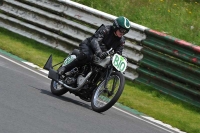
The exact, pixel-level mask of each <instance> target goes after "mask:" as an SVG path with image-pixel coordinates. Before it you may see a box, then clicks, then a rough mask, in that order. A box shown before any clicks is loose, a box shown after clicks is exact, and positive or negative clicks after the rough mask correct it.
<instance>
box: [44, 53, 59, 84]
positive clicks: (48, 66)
mask: <svg viewBox="0 0 200 133" xmlns="http://www.w3.org/2000/svg"><path fill="white" fill-rule="evenodd" d="M43 68H44V69H45V70H48V71H49V75H48V78H50V79H53V80H55V81H58V73H57V72H56V71H55V70H53V67H52V55H50V56H49V58H48V60H47V62H46V64H45V65H44V67H43Z"/></svg>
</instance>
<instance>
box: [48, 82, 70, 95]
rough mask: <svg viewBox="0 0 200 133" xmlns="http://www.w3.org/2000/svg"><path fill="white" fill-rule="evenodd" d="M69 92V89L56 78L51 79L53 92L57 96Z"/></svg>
mask: <svg viewBox="0 0 200 133" xmlns="http://www.w3.org/2000/svg"><path fill="white" fill-rule="evenodd" d="M66 92H67V89H66V88H65V87H64V86H63V85H61V84H59V83H58V82H56V81H55V80H51V93H52V94H54V95H56V96H61V95H63V94H65V93H66Z"/></svg>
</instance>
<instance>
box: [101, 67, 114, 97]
mask: <svg viewBox="0 0 200 133" xmlns="http://www.w3.org/2000/svg"><path fill="white" fill-rule="evenodd" d="M112 71H113V66H112V65H111V64H110V65H109V66H108V69H107V71H106V77H105V83H104V88H105V90H104V91H105V92H107V93H108V96H112V94H113V91H114V89H115V83H113V85H112V90H111V91H109V90H108V88H107V87H106V86H107V84H108V79H109V77H110V75H111V73H112Z"/></svg>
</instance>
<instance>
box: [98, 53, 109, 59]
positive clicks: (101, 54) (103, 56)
mask: <svg viewBox="0 0 200 133" xmlns="http://www.w3.org/2000/svg"><path fill="white" fill-rule="evenodd" d="M97 56H98V57H99V58H101V59H105V58H106V56H108V53H107V52H99V53H98V54H97Z"/></svg>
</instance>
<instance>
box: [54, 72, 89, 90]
mask: <svg viewBox="0 0 200 133" xmlns="http://www.w3.org/2000/svg"><path fill="white" fill-rule="evenodd" d="M91 74H92V72H89V73H88V74H87V76H86V77H85V79H84V81H83V83H82V84H81V85H79V86H78V87H76V88H73V87H71V86H68V85H66V84H65V83H63V82H62V81H58V80H57V82H58V83H59V84H61V85H63V86H64V87H66V88H67V89H69V90H71V91H79V90H80V89H81V87H83V85H84V84H85V82H86V81H87V80H88V78H89V77H90V75H91Z"/></svg>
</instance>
